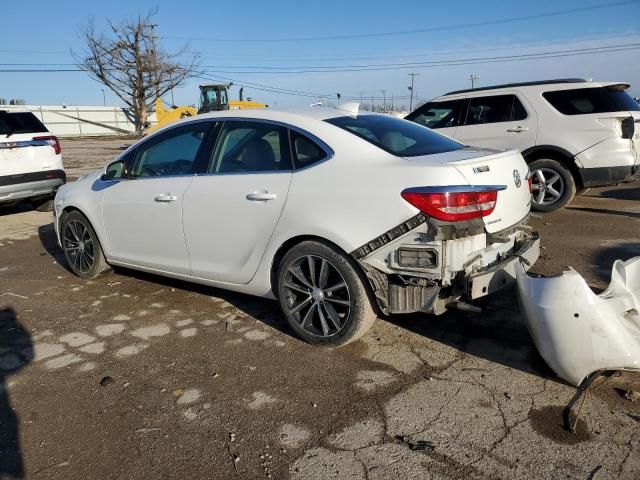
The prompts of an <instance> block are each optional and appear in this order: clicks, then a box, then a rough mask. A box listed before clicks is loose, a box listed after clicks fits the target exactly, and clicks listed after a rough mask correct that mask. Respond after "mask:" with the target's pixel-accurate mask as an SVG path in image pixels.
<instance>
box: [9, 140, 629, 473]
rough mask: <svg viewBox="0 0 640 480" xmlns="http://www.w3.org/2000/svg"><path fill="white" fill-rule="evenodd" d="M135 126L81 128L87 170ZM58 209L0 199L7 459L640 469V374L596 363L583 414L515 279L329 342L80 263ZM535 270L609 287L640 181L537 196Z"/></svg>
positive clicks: (145, 466) (78, 157)
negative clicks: (443, 309)
mask: <svg viewBox="0 0 640 480" xmlns="http://www.w3.org/2000/svg"><path fill="white" fill-rule="evenodd" d="M130 142H131V141H130V140H121V139H111V140H68V141H64V142H63V145H62V146H63V155H64V160H65V165H66V167H67V170H68V174H69V176H70V177H74V176H75V177H77V176H79V175H83V174H84V173H87V172H88V171H91V170H93V169H95V168H97V167H99V166H102V165H104V164H105V163H106V162H107V161H108V160H109V159H110V158H112V157H113V156H115V155H116V154H117V153H118V151H120V149H121V148H122V147H123V146H125V145H127V144H129V143H130ZM51 219H52V217H51V214H50V213H41V212H36V211H33V210H31V209H30V207H28V206H24V205H20V206H16V207H10V208H9V207H5V208H0V427H1V428H0V450H2V451H1V452H0V478H2V476H3V474H4V475H5V476H6V475H10V474H13V475H14V476H20V475H21V474H22V473H24V475H25V476H26V477H27V478H65V479H85V478H212V479H226V478H241V479H254V478H274V479H281V478H283V479H286V478H291V479H342V478H349V479H369V480H374V479H410V478H413V479H429V478H483V479H484V478H487V479H488V478H504V479H507V478H508V479H511V478H580V479H586V478H623V479H637V478H640V398H637V397H636V396H634V393H633V392H638V391H640V374H638V373H624V374H620V375H616V376H613V377H611V378H609V379H608V380H606V381H599V382H597V383H596V384H595V385H594V386H593V387H592V388H591V390H590V391H589V394H588V395H587V397H586V400H585V402H584V404H583V406H582V408H581V410H580V415H579V418H578V422H577V431H576V433H575V434H573V433H570V432H567V431H565V430H564V429H563V426H562V411H563V408H564V407H565V405H567V404H568V403H569V401H570V400H571V399H572V397H573V395H574V393H575V388H573V387H570V386H568V385H567V384H565V383H564V382H562V381H560V380H559V379H557V377H555V375H554V374H553V372H552V371H550V370H549V368H548V367H547V366H546V365H545V363H544V361H543V360H542V359H541V358H540V357H539V355H538V354H537V352H536V350H535V347H534V345H533V343H532V340H531V338H530V336H529V334H528V332H527V330H526V329H525V327H524V325H523V322H522V320H521V318H520V313H519V310H518V306H517V302H516V298H515V292H514V291H513V290H506V291H504V292H501V293H499V294H497V295H495V296H494V297H492V298H490V299H488V300H487V301H485V302H484V303H483V307H484V311H483V313H481V314H473V313H462V312H457V311H451V312H448V313H447V314H445V315H442V316H440V317H431V316H427V315H406V316H396V317H391V318H381V319H379V320H378V321H377V322H376V323H375V324H374V327H373V328H372V330H371V331H370V332H369V333H368V334H367V335H366V336H365V337H364V338H363V339H362V340H359V341H357V342H355V343H353V344H350V345H348V346H347V347H344V348H341V349H336V350H327V349H320V348H316V347H312V346H310V345H307V344H305V343H302V342H300V341H299V340H297V339H296V338H294V337H292V336H291V334H290V332H289V330H288V329H287V327H286V325H285V323H284V320H283V318H281V316H280V314H279V310H278V307H277V304H276V303H275V302H273V301H270V300H264V299H259V298H254V297H249V296H244V295H239V294H234V293H230V292H226V291H222V290H217V289H213V288H208V287H202V286H197V285H193V284H189V283H184V282H179V281H174V280H168V279H164V278H161V277H155V276H152V275H146V274H140V273H136V272H132V271H128V270H122V269H118V270H116V271H114V272H111V273H108V274H106V275H104V276H102V277H100V278H99V279H97V280H95V281H83V280H81V279H79V278H77V277H75V276H73V275H72V274H71V273H70V272H69V271H68V270H67V269H66V268H65V263H64V259H63V257H62V253H61V251H60V250H59V248H58V247H57V245H56V241H55V234H54V231H53V228H52V225H51ZM531 225H532V226H533V227H534V228H536V229H538V230H539V231H540V232H541V234H542V242H543V243H542V244H543V250H542V257H541V258H540V260H539V262H538V263H537V264H536V265H535V268H534V270H535V271H536V272H537V273H541V274H554V273H559V272H561V271H562V270H563V269H565V268H566V267H567V266H569V265H570V266H573V267H574V268H575V269H576V270H578V272H580V273H581V274H582V275H583V276H584V277H585V279H586V280H587V282H588V283H589V284H590V286H592V287H593V288H594V289H595V290H597V291H600V290H601V289H603V288H605V287H606V285H607V284H608V281H609V276H610V271H611V265H612V262H613V261H614V260H615V259H617V258H622V259H628V258H630V257H632V256H635V255H640V235H639V234H638V232H640V184H635V185H633V184H632V185H626V186H621V187H609V188H602V189H595V190H591V191H589V192H587V193H586V194H585V195H582V196H579V197H576V199H575V201H574V202H573V203H572V204H571V205H570V206H569V207H568V208H566V209H564V210H562V211H558V212H555V213H552V214H547V215H540V216H534V217H533V218H532V221H531Z"/></svg>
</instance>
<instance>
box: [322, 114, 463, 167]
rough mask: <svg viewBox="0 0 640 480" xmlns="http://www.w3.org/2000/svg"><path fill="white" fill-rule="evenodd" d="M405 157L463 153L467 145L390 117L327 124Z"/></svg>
mask: <svg viewBox="0 0 640 480" xmlns="http://www.w3.org/2000/svg"><path fill="white" fill-rule="evenodd" d="M325 121H326V122H328V123H331V124H332V125H335V126H337V127H340V128H342V129H344V130H346V131H348V132H351V133H353V134H354V135H357V136H358V137H360V138H363V139H364V140H366V141H368V142H370V143H373V144H374V145H375V146H377V147H379V148H381V149H383V150H385V151H387V152H389V153H392V154H394V155H398V156H401V157H415V156H419V155H433V154H435V153H443V152H452V151H454V150H462V149H463V148H464V145H462V144H461V143H458V142H456V141H455V140H452V139H450V138H448V137H445V136H444V135H440V134H439V133H436V132H433V131H431V130H429V129H428V128H425V127H422V126H420V125H418V124H416V123H413V122H409V121H407V120H402V119H400V118H395V117H392V116H389V115H358V116H357V117H337V118H330V119H328V120H325Z"/></svg>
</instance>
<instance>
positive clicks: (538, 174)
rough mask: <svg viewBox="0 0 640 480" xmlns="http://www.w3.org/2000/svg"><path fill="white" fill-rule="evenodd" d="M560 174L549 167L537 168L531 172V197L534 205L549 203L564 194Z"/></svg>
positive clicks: (554, 201)
mask: <svg viewBox="0 0 640 480" xmlns="http://www.w3.org/2000/svg"><path fill="white" fill-rule="evenodd" d="M564 190H565V185H564V180H563V179H562V176H561V175H560V174H559V173H558V172H556V171H555V170H553V169H551V168H539V169H537V170H534V171H533V173H532V184H531V198H532V200H533V203H535V204H536V205H551V204H553V203H556V202H557V201H558V200H560V198H562V195H563V194H564Z"/></svg>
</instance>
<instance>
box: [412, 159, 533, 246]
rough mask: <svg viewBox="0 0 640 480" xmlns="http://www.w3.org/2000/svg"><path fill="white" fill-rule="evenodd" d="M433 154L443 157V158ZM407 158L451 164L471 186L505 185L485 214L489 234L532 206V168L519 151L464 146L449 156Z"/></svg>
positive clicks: (524, 213) (508, 225)
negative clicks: (529, 179) (499, 150)
mask: <svg viewBox="0 0 640 480" xmlns="http://www.w3.org/2000/svg"><path fill="white" fill-rule="evenodd" d="M453 153H455V154H457V155H453ZM452 156H453V157H454V158H452ZM429 157H431V158H429ZM434 157H440V159H436V158H434ZM445 158H446V159H447V160H448V161H447V160H445ZM407 160H410V161H414V162H419V163H422V164H425V165H434V164H436V163H439V164H441V165H444V164H446V165H449V166H451V167H453V168H455V169H456V170H457V171H458V172H459V173H460V174H461V175H462V176H463V177H464V179H465V180H466V181H467V182H468V184H469V185H475V186H485V185H500V186H505V187H506V188H505V189H504V190H501V191H499V192H498V200H497V202H496V206H495V209H494V210H493V212H491V214H490V215H488V216H486V217H483V220H484V224H485V228H486V230H487V232H489V233H495V232H498V231H500V230H503V229H505V228H508V227H510V226H512V225H514V224H516V223H518V222H519V221H521V220H522V219H523V218H525V217H526V216H527V214H528V213H529V210H530V209H531V192H530V191H529V183H528V180H527V179H528V173H529V167H528V166H527V164H526V163H525V161H524V159H523V158H522V155H521V154H520V152H518V151H517V150H510V151H507V152H495V151H492V150H474V149H465V150H461V151H459V152H451V153H448V154H447V155H446V156H444V155H442V156H440V155H427V156H424V157H407Z"/></svg>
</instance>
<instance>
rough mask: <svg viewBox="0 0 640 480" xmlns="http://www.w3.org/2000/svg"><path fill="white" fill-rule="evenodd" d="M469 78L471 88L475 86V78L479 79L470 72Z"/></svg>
mask: <svg viewBox="0 0 640 480" xmlns="http://www.w3.org/2000/svg"><path fill="white" fill-rule="evenodd" d="M469 80H471V88H475V86H476V80H480V77H479V76H478V75H476V74H475V73H472V74H471V75H469Z"/></svg>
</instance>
